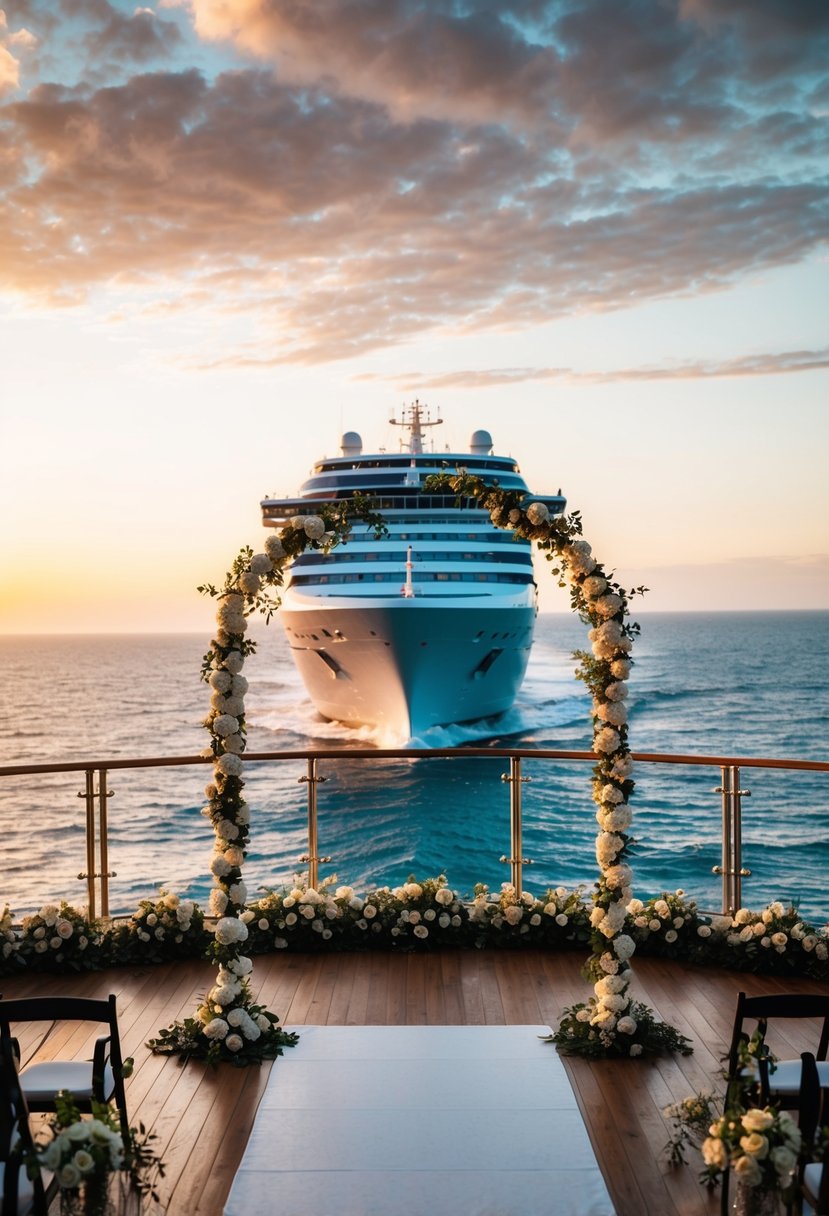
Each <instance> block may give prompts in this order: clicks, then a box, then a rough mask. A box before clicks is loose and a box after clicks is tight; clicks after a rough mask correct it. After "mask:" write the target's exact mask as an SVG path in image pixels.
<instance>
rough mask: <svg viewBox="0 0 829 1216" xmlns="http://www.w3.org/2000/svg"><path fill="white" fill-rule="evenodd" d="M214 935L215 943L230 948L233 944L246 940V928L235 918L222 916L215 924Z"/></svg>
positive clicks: (242, 922)
mask: <svg viewBox="0 0 829 1216" xmlns="http://www.w3.org/2000/svg"><path fill="white" fill-rule="evenodd" d="M215 934H216V941H217V942H219V943H220V944H221V945H222V946H230V945H232V944H233V943H234V942H243V941H246V940H247V936H248V927H247V925H246V924H245V923H244V921H241V920H239V919H238V918H237V917H235V916H223V917H222V919H221V920H219V921H217V922H216V929H215Z"/></svg>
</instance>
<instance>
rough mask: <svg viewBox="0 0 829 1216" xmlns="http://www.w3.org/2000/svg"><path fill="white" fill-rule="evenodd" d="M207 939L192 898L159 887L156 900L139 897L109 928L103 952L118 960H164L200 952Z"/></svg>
mask: <svg viewBox="0 0 829 1216" xmlns="http://www.w3.org/2000/svg"><path fill="white" fill-rule="evenodd" d="M209 941H210V937H209V934H208V933H207V932H206V930H205V927H204V913H203V911H202V910H201V908H200V907H199V906H198V905H197V904H196V903H195V901H194V900H192V899H182V897H181V896H180V895H175V894H173V893H172V892H171V891H164V890H162V891H161V894H160V896H159V898H158V899H157V900H152V899H142V900H141V902H140V903H139V905H138V907H137V908H136V910H135V911H134V912H133V913H132V915H131V916H130V917H129V919H128V920H126V921H124V922H122V923H119V924H117V925H113V926H112V927H111V929H110V931H109V934H108V935H105V939H104V953H105V955H106V956H107V957H108V958H110V959H111V960H112V961H113V962H118V963H164V962H168V961H171V960H174V959H179V958H195V957H198V956H199V955H203V954H204V953H205V951H206V949H207V946H208V943H209Z"/></svg>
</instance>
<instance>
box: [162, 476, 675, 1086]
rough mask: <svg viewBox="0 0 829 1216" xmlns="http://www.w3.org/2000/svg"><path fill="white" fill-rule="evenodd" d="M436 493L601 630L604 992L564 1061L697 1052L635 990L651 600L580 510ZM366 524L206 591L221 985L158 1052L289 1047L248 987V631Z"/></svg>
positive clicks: (249, 564)
mask: <svg viewBox="0 0 829 1216" xmlns="http://www.w3.org/2000/svg"><path fill="white" fill-rule="evenodd" d="M425 488H426V490H427V491H428V492H440V491H441V490H446V489H450V490H451V491H452V492H453V493H454V494H455V495H456V496H457V499H458V502H459V504H461V505H463V504H465V505H477V506H478V507H479V508H480V507H483V508H484V509H486V510H488V511H489V513H490V518H491V520H492V522H493V523H494V524H495V525H496V527H499V528H504V529H508V530H511V531H513V532H514V533H515V534H516V535H517V536H521V537H524V538H526V539H528V540H531V541H533V542H535V544H536V545H537V546H538V548H539V549H540V550H541V551H542V552H543V553H544V554H545V556H546V558H547V560H548V561H550V562H551V563H552V569H553V574H554V575H556V576H557V577H558V579H559V583H560V585H561V586H568V585H569V588H570V599H571V604H572V607H573V610H574V611H575V612H576V613H577V614H578V616H579V617H580V619H581V620H582V621H584V623H585V624H587V625H589V626H590V630H589V633H588V637H589V639H590V642H591V646H592V653H588V652H584V651H579V652H577V654H576V656H575V657H577V658H578V659H579V661H580V668H579V670H578V672H577V677H578V678H579V679H581V680H583V681H584V683H585V684H586V685H587V687H588V688H589V689H590V691H591V693H592V696H593V750H594V752H595V753H596V755H597V757H598V759H597V763H596V765H595V766H594V769H593V798H594V801H595V802H596V804H597V811H596V819H597V821H598V824H599V834H598V836H597V838H596V859H597V861H598V864H599V869H600V874H599V878H598V880H597V882H596V890H595V892H594V894H593V908H592V911H591V914H590V924H591V948H592V954H591V957H590V959H589V960H588V962H587V964H586V966H585V976H586V978H588V979H591V980H592V981H593V989H594V991H593V995H592V996H591V997H590V999H589V1001H587V1002H586V1003H582V1004H578V1005H575V1006H573V1007H572V1008H570V1009H568V1010H566V1011H565V1015H564V1018H563V1020H562V1022H561V1024H560V1025H559V1028H558V1030H557V1032H556V1034H555V1036H554V1038H555V1041H556V1043H558V1044H559V1046H561V1047H562V1048H563V1049H564V1050H567V1051H571V1052H577V1053H579V1054H587V1055H640V1054H642V1052H643V1051H654V1050H662V1049H665V1050H684V1049H685V1048H686V1044H687V1041H686V1040H685V1039H683V1037H682V1036H681V1035H679V1034H678V1032H677V1031H675V1030H674V1029H673V1028H672V1027H670V1026H667V1025H666V1024H663V1023H659V1022H657V1021H656V1020H655V1019H654V1017H653V1015H652V1014H651V1013H650V1011H649V1010H648V1009H647V1008H646V1007H645V1006H642V1005H639V1004H634V1002H633V1001H632V998H631V996H630V993H629V991H628V989H629V985H630V979H631V967H630V959H631V957H632V955H633V952H634V950H635V942H634V940H633V938H632V937H631V936H630V935H629V934H627V933H625V932H623V929H624V925H625V917H626V907H627V904H628V903H629V902H630V900H631V898H632V890H631V878H632V872H631V868H630V866H629V864H628V862H627V860H626V855H627V853H628V850H629V849H630V846H631V845H632V843H633V839H632V837H631V835H630V832H629V829H630V826H631V822H632V813H631V810H630V806H629V799H630V796H631V794H632V793H633V789H634V782H633V780H632V772H633V764H632V760H631V755H630V749H629V748H628V744H627V711H626V708H625V699H626V697H627V692H628V685H627V680H628V677H629V675H630V670H631V664H632V660H631V658H630V650H631V648H632V645H633V640H634V638H635V637H636V636H637V634H638V632H639V626H638V625H637V624H636V623H635V622H631V621H629V620H628V597H629V596H630V595H635V594H640V593H642V592H644V590H645V588H643V587H639V588H634V589H633V590H632V591H630V592H625V591H624V590H623V588H622V587H620V586H619V584H618V583H616V582H614V581H613V579H612V576H611V575H610V574H608V573H606V572H605V570H604V568H603V567H602V566H601V565H600V563H599V562H598V561H597V560H596V559H595V558H594V557H593V556H592V552H591V549H590V545H589V544H588V543H587V542H586V541H585V540H583V539H581V517H580V515H579V514H578V512H576V513H573V514H571V515H568V516H556V517H551V516H550V513H549V511H548V509H547V507H546V506H545V504H544V503H541V502H530V503H529V504H526V503H525V502H524V499H525V496H524V495H522V494H521V493H519V492H517V491H505V490H501V489H500V488H498V487H497V486H495V487H493V486H491V485H487V484H486V483H484V482H483V481H481V480H480V479H479V478H476V477H472V476H470V475H469V474H467V473H465V472H464V471H460V472H459V473H457V474H455V475H450V474H445V475H444V474H442V475H438V476H436V477H431V478H428V479H427V482H426V487H425ZM357 518H360V519H363V520H364V521H365V522H368V523H372V524H373V525H374V526H375V528H376V529H377V530H378V533H379V532H382V531H383V530H384V524H383V521H382V518H381V517H380V516H379V515H377V514H375V513H372V512H371V510H370V508H369V504H368V503H367V502H366V500H364V499H358V500H354V501H352V502H349V503H338V504H333V505H332V507H331V508H330V509H325V510H323V512H322V513H321V514H320V515H308V516H298V517H297V518H296V519H294V520H293V521H292V524H291V525H290V526H289V527H287V528H284V529H283V530H282V531H281V533H280V534H279V535H278V536H277V535H271V536H269V537H268V538H267V540H266V542H265V551H264V553H258V554H254V553H253V551H252V550H251V549H250V548H244V549H242V550H241V552H240V553H239V556H238V557H237V558H236V559H235V561H234V563H233V565H232V567H231V569H230V571H229V572H228V574H227V575H226V576H225V582H224V585H223V586H222V588H221V589H217V588H216V587H215V586H213V585H211V584H206V585H204V586H203V587H200V588H199V590H200V591H201V592H202V593H204V594H208V595H211V596H213V597H215V598H217V599H218V601H219V606H218V611H217V614H216V616H217V626H218V627H217V630H216V635H215V637H214V638H213V641H212V643H211V647H210V650H209V651H208V652H207V654H206V655H205V656H204V661H203V665H202V677H203V679H205V680H206V681H207V683H209V685H210V687H211V688H212V690H213V692H212V697H211V710H210V714H209V715H208V717H207V719H206V720H205V723H204V725H205V727H206V728H207V729H208V730H209V731H210V734H211V743H210V747H209V748H208V749H207V752H206V754H207V755H208V756H210V757H212V759H213V762H214V769H213V781H212V783H211V784H210V785H208V786H207V789H206V790H205V793H206V796H207V800H208V802H207V805H206V806H205V808H204V811H203V813H204V814H205V815H206V817H207V818H209V819H210V821H211V822H212V824H213V828H214V832H215V844H214V854H213V860H212V863H211V867H210V868H211V872H212V874H213V877H214V882H215V886H214V889H213V892H212V894H211V900H210V911H211V912H212V914H213V915H214V916H215V917H216V918H217V919H216V927H215V930H214V941H213V943H212V945H211V947H210V955H211V957H212V958H213V960H214V961H215V963H216V964H217V965H218V974H217V978H216V982H215V984H214V985H213V987H212V988H211V989H210V991H209V992H208V993H207V994H206V996H205V998H204V1000H203V1001H202V1003H201V1005H200V1006H199V1009H198V1011H197V1016H196V1018H191V1019H187V1021H186V1022H185V1023H183V1024H181V1023H176V1024H174V1025H173V1026H172V1027H169V1028H168V1029H167V1030H164V1031H162V1032H161V1033H160V1035H159V1038H158V1039H155V1040H152V1042H151V1046H152V1047H153V1048H154V1050H157V1051H168V1052H175V1053H178V1054H184V1055H195V1056H197V1057H204V1058H208V1059H210V1060H211V1061H218V1060H220V1059H230V1060H232V1061H233V1062H235V1063H248V1062H249V1061H251V1060H254V1059H262V1058H264V1057H270V1056H273V1055H276V1054H278V1053H279V1052H280V1051H281V1049H282V1047H283V1046H285V1045H286V1043H287V1042H289V1041H290V1037H289V1036H286V1035H285V1033H284V1032H283V1031H282V1030H281V1029H280V1028H279V1027H278V1025H277V1023H278V1019H277V1018H276V1016H275V1015H274V1014H271V1013H269V1012H268V1011H267V1010H264V1009H262V1008H261V1007H260V1006H257V1005H255V1004H253V1001H252V997H251V992H250V981H249V977H250V973H251V970H252V967H253V963H252V961H251V959H250V957H249V955H248V954H246V953H244V949H243V947H244V943H245V942H246V941H247V939H248V936H249V928H248V926H249V924H250V922H251V920H252V919H253V916H254V913H253V912H252V911H250V910H249V909H247V908H246V902H247V888H246V886H245V883H244V881H243V878H242V865H243V863H244V859H245V855H246V846H247V841H248V836H249V831H250V810H249V808H248V806H247V803H246V802H245V800H244V796H243V789H244V782H243V780H242V773H243V768H244V766H243V762H242V755H243V753H244V751H245V733H246V732H245V705H244V696H245V693H246V692H247V688H248V684H247V680H246V679H245V677H244V676H243V675H242V669H243V667H244V663H245V660H246V658H247V657H248V656H249V655H250V654H251V653H253V651H254V650H255V643H253V642H252V641H250V640H249V639H246V638H245V631H246V629H247V618H248V616H249V615H250V614H251V613H253V612H260V613H262V614H263V615H264V616H265V617H266V619H267V620H269V619H270V617H271V615H272V614H273V612H275V611H276V609H277V608H278V606H279V602H280V601H279V596H278V591H277V590H276V589H278V588H279V587H280V586H281V585H282V582H283V572H284V570H285V567H286V565H287V564H288V562H290V561H291V560H292V559H293V558H294V557H296V556H298V555H299V554H300V553H302V552H303V551H304V550H305V549H306V548H307V547H308V546H309V545H310V546H312V547H314V548H317V549H322V550H323V551H324V552H327V551H328V550H330V548H332V547H333V546H334V545H335V544H337V543H338V542H339V541H341V540H343V539H344V538H345V537H346V536H347V535H348V534H349V532H350V530H351V526H352V522H353V520H355V519H357Z"/></svg>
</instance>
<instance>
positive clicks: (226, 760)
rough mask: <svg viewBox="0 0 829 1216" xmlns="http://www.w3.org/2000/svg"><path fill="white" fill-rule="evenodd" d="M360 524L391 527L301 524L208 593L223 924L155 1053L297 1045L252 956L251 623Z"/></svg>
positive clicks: (260, 1052) (216, 1053)
mask: <svg viewBox="0 0 829 1216" xmlns="http://www.w3.org/2000/svg"><path fill="white" fill-rule="evenodd" d="M355 516H358V517H360V518H362V519H364V520H365V521H366V522H368V523H374V524H375V526H376V527H377V528H378V529H380V530H382V527H383V525H382V521H381V520H380V519H379V517H378V516H375V515H373V514H372V513H371V512H370V511H369V510H368V508H367V505H366V503H365V502H364V500H362V499H359V498H358V499H356V500H354V501H353V503H351V504H349V506H348V507H346V506H337V505H336V504H335V505H334V506H333V507H332V508H331V509H330V510H329V511H327V512H326V513H325V514H324V516H320V515H307V516H297V517H296V518H295V519H294V521H293V524H292V526H291V527H288V528H286V529H283V531H282V533H281V535H279V536H277V535H276V534H271V535H270V536H268V538H267V539H266V541H265V545H264V552H263V553H254V552H253V550H252V549H250V548H249V547H245V548H243V549H242V550H241V551H240V553H239V555H238V556H237V557H236V559H235V560H234V562H233V565H232V566H231V569H230V570H229V572H228V573H227V575H226V576H225V581H224V585H223V587H222V588H221V590H219V589H217V588H216V587H215V586H213V585H212V584H205V585H204V586H202V587H199V591H200V592H202V594H207V595H210V596H212V597H214V598H216V599H218V608H217V611H216V626H217V627H216V633H215V636H214V638H213V640H212V642H211V644H210V649H209V651H208V652H207V654H205V656H204V659H203V661H202V679H203V680H204V681H205V682H206V683H207V684H208V685H209V686H210V688H211V690H212V692H211V698H210V713H209V714H208V716H207V718H206V719H205V722H204V726H205V728H206V729H207V730H208V731H209V732H210V737H211V738H210V745H209V747H208V748H207V749H206V750H205V752H204V753H203V754H204V755H205V756H206V757H210V758H212V760H213V780H212V781H211V782H210V783H209V784H208V785H207V787H206V788H205V797H206V798H207V805H206V806H205V807H204V808H203V809H202V814H203V815H204V816H205V817H206V818H207V819H209V820H210V822H211V823H212V825H213V830H214V834H215V838H214V845H213V858H212V860H211V863H210V870H211V873H212V875H213V881H214V886H213V890H212V892H211V894H210V912H211V914H212V915H213V916H214V917H215V918H216V922H215V927H214V930H213V941H212V942H211V944H210V946H209V947H208V955H209V957H211V958H212V959H213V961H214V962H215V963H216V965H217V974H216V979H215V982H214V983H213V985H212V987H211V988H210V989H209V990H208V992H207V993H206V994H205V996H204V998H203V1000H202V1001H201V1004H200V1005H199V1007H198V1010H197V1012H196V1016H195V1018H187V1019H185V1021H184V1022H183V1023H179V1022H176V1023H174V1024H173V1025H172V1026H170V1027H167V1028H166V1029H165V1030H162V1031H160V1032H159V1035H158V1037H157V1038H156V1039H151V1040H150V1042H149V1044H148V1045H149V1046H150V1047H151V1048H152V1050H153V1051H156V1052H162V1053H166V1054H176V1055H183V1056H185V1057H194V1058H197V1059H206V1060H207V1061H208V1062H209V1063H211V1064H216V1063H219V1062H220V1061H222V1060H226V1061H230V1062H232V1063H234V1064H237V1065H244V1064H248V1063H251V1062H254V1061H258V1060H263V1059H273V1058H275V1057H276V1056H278V1055H280V1054H281V1053H282V1049H283V1048H284V1047H286V1046H292V1045H293V1044H294V1043H295V1042H296V1041H297V1036H296V1035H294V1034H287V1033H286V1032H285V1031H284V1030H283V1029H282V1028H281V1027H280V1026H279V1025H278V1023H279V1018H278V1017H277V1016H276V1014H273V1013H271V1012H270V1011H269V1010H267V1009H265V1008H264V1007H263V1006H261V1005H258V1004H256V1003H255V1002H254V1000H253V996H252V993H251V987H250V977H251V973H252V971H253V962H252V960H251V958H250V955H249V954H248V953H246V952H245V943H246V942H247V940H248V937H249V932H250V931H249V928H248V926H249V925H250V923H251V921H252V920H253V919H254V916H255V913H254V912H253V911H252V910H249V909H248V908H247V906H246V905H247V898H248V890H247V886H246V885H245V882H244V879H243V877H242V867H243V865H244V861H245V857H246V854H247V844H248V838H249V835H250V821H251V812H250V808H249V807H248V804H247V802H246V801H245V798H244V793H243V791H244V785H245V783H244V781H243V780H242V774H243V771H244V763H243V760H242V756H243V754H244V751H245V747H246V738H245V736H246V726H245V694H246V693H247V691H248V682H247V680H246V678H245V677H244V675H243V674H242V669H243V668H244V665H245V660H246V659H247V658H248V656H249V655H251V654H253V653H254V651H255V650H256V643H255V642H253V641H251V640H250V639H248V638H246V637H245V633H246V630H247V625H248V616H249V615H250V614H251V613H253V612H260V613H262V614H263V615H264V616H265V618H266V620H270V618H271V616H272V614H273V613H274V612H275V611H276V609H277V608H278V607H279V603H280V599H279V594H278V588H279V587H281V585H282V582H283V573H284V569H285V567H286V565H287V564H288V562H289V561H291V560H292V559H293V558H294V557H297V556H298V555H299V554H300V553H302V552H303V551H304V550H305V548H306V547H307V546H308V545H312V546H313V547H314V548H317V549H322V550H324V551H326V552H327V551H328V549H330V548H331V546H332V545H334V544H336V543H337V542H338V541H339V540H341V539H343V538H344V537H345V536H347V535H348V533H349V531H350V529H351V521H352V519H353V518H354V517H355Z"/></svg>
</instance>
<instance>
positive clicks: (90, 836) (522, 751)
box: [0, 747, 829, 917]
mask: <svg viewBox="0 0 829 1216" xmlns="http://www.w3.org/2000/svg"><path fill="white" fill-rule="evenodd" d="M345 757H347V758H348V759H349V760H358V761H365V762H367V763H368V762H373V761H377V760H400V759H403V760H405V759H408V760H435V759H447V760H463V759H469V758H486V759H490V760H494V759H507V760H508V761H509V764H510V771H509V773H504V774H502V780H503V781H504V782H505V783H507V784H509V786H510V850H511V856H509V857H507V856H503V857H502V858H501V861H502V862H505V863H508V864H509V865H510V867H511V877H512V884H513V886H514V887H515V888H516V891H517V893H518V894H519V895H520V894H521V891H522V884H523V867H524V866H525V865H530V864H532V862H531V859H530V858H526V857H524V856H523V843H522V840H523V827H522V804H521V786H522V784H524V783H525V782H527V781H528V780H529V778H527V777H523V776H522V775H521V761H522V760H576V761H580V762H584V763H591V764H595V762H596V760H597V759H598V756H597V754H596V753H594V752H586V751H570V750H563V751H562V750H554V749H549V748H499V747H449V748H428V749H421V748H360V749H350V748H342V747H339V748H313V749H307V750H292V751H270V752H245V754H244V759H245V761H246V762H257V761H263V762H266V761H274V760H292V761H302V760H304V761H305V762H306V765H307V772H306V776H304V777H301V778H300V779H299V780H300V782H301V783H303V784H306V785H307V787H308V798H307V803H308V853H307V854H304V855H303V856H302V857H300V859H299V860H300V861H303V862H307V863H308V880H309V883H310V885H311V886H315V885H316V882H317V879H318V865H319V862H321V861H322V862H328V861H330V860H331V858H330V857H328V856H320V854H319V846H318V839H317V785H318V784H319V783H321V782H323V781H325V780H327V778H325V777H321V776H319V775H318V771H317V763H318V761H320V760H336V759H338V760H342V759H343V758H345ZM632 757H633V760H634V761H635V762H637V763H644V764H679V765H697V766H700V765H702V766H708V767H711V766H714V767H717V768H719V769H720V785H719V786H718V787H717V789H716V790H715V791H714V792H715V793H718V794H720V795H721V796H722V825H723V828H722V862H721V865H719V866H714V867H713V872H714V873H716V874H719V875H720V876H721V877H722V910H723V912H724V913H732V914H733V912H735V911H736V909H737V908H738V907H740V906H741V901H742V888H741V879H742V878H743V877H746V876H748V875H749V874H750V871H749V870H746V869H745V868H744V867H743V865H742V804H741V799H742V798H743V797H747V796H748V795H749V793H750V791H748V790H742V789H741V788H740V769H741V768H765V769H787V770H790V771H800V772H829V762H827V761H822V760H781V759H779V758H777V757H774V758H771V757H756V756H742V757H739V758H735V757H731V756H697V755H676V754H672V753H663V752H633V753H632ZM210 763H212V756H209V755H207V756H205V755H196V756H154V757H146V756H143V757H129V758H122V759H113V758H108V759H106V760H81V761H63V762H50V763H47V764H4V765H0V777H14V776H30V775H35V774H41V773H72V772H83V773H84V774H85V777H86V788H85V791H84V792H83V793H79V794H78V797H79V798H84V799H85V803H86V858H87V869H86V872H83V873H81V874H79V875H78V877H79V878H86V879H87V892H88V900H89V914H90V916H91V917H94V916H95V913H96V908H97V903H98V900H97V894H96V888H95V880H96V879H100V908H101V915H103V916H108V915H109V879H110V878H111V877H114V876H115V874H114V871H110V870H109V869H108V843H109V842H108V836H109V832H108V823H107V802H108V798H109V797H110V791H108V790H107V773H108V771H109V770H111V769H141V768H164V767H184V766H188V765H196V764H199V765H203V764H210ZM96 773H97V774H98V787H97V789H96V787H95V774H96ZM96 804H97V812H98V814H97V838H98V848H99V852H100V869H96V861H95V854H96V813H95V812H96Z"/></svg>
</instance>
